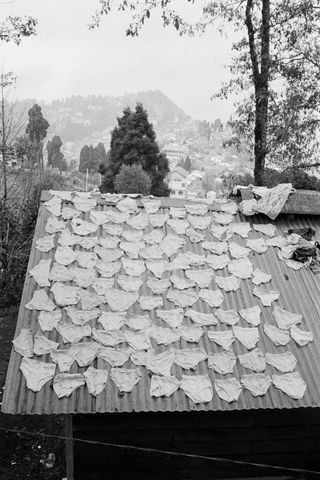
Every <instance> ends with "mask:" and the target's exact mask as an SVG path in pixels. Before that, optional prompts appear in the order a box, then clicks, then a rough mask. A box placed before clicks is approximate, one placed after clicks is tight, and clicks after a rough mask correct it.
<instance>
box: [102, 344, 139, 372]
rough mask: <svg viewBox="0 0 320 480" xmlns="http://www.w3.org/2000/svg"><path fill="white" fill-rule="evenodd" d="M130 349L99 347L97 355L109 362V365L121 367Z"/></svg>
mask: <svg viewBox="0 0 320 480" xmlns="http://www.w3.org/2000/svg"><path fill="white" fill-rule="evenodd" d="M131 352H132V350H131V349H126V350H124V349H121V350H120V349H119V348H112V347H101V348H100V350H99V352H98V357H99V358H102V360H104V361H105V362H107V363H109V365H111V367H122V365H124V364H125V363H126V362H127V361H128V360H129V357H130V353H131Z"/></svg>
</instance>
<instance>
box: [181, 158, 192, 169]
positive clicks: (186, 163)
mask: <svg viewBox="0 0 320 480" xmlns="http://www.w3.org/2000/svg"><path fill="white" fill-rule="evenodd" d="M183 168H184V169H185V170H187V172H191V170H192V165H191V159H190V157H189V155H187V157H186V159H185V161H184V164H183Z"/></svg>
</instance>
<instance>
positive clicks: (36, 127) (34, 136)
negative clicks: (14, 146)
mask: <svg viewBox="0 0 320 480" xmlns="http://www.w3.org/2000/svg"><path fill="white" fill-rule="evenodd" d="M28 118H29V122H28V124H27V127H26V134H27V135H29V139H30V141H31V142H32V143H35V144H39V143H40V142H42V141H43V140H44V139H45V137H46V136H47V130H48V128H49V123H48V121H47V120H46V119H45V118H44V116H43V115H42V111H41V107H39V105H37V104H35V105H33V107H32V108H30V110H29V111H28Z"/></svg>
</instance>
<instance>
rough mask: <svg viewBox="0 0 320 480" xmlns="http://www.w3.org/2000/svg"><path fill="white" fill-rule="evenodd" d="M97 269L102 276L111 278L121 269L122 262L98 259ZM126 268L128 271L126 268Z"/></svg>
mask: <svg viewBox="0 0 320 480" xmlns="http://www.w3.org/2000/svg"><path fill="white" fill-rule="evenodd" d="M122 260H123V259H122ZM96 269H97V271H98V272H99V273H100V275H101V277H104V278H111V277H113V276H114V275H115V274H116V273H118V272H119V271H120V270H121V262H119V261H116V262H104V261H103V260H98V261H97V264H96ZM124 270H125V272H126V273H127V271H126V269H124ZM127 270H128V269H127Z"/></svg>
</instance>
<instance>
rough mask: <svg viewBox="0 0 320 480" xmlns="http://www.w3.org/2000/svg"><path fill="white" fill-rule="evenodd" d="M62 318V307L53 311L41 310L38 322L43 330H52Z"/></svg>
mask: <svg viewBox="0 0 320 480" xmlns="http://www.w3.org/2000/svg"><path fill="white" fill-rule="evenodd" d="M61 319H62V312H61V310H60V309H57V310H54V311H53V312H44V311H42V312H40V314H39V316H38V323H39V325H40V328H41V330H42V331H43V332H51V331H52V330H53V329H54V328H55V327H56V325H58V323H59V322H60V320H61Z"/></svg>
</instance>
